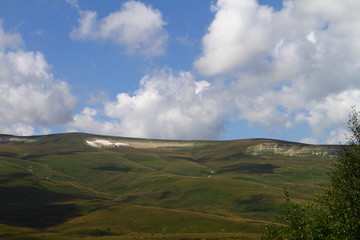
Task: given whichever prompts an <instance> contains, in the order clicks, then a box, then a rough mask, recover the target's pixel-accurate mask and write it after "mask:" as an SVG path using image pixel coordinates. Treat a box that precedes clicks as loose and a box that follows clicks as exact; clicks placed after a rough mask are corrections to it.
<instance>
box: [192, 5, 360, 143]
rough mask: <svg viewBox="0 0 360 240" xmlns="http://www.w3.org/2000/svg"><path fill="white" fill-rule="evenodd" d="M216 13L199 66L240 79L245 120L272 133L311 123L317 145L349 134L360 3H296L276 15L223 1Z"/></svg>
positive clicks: (359, 73)
mask: <svg viewBox="0 0 360 240" xmlns="http://www.w3.org/2000/svg"><path fill="white" fill-rule="evenodd" d="M212 9H213V10H214V11H215V17H214V20H213V21H212V23H211V24H210V26H209V28H208V32H207V34H206V35H205V36H204V37H203V42H202V48H203V51H202V54H201V55H200V56H199V57H198V59H196V61H195V62H194V66H195V68H196V69H197V70H198V72H199V73H201V74H202V75H205V76H218V75H221V74H223V75H224V76H229V75H230V76H232V78H233V79H234V78H235V79H236V80H235V81H233V82H232V84H231V90H230V91H231V93H230V94H231V95H232V96H234V103H235V105H236V107H237V109H238V110H239V112H240V117H241V118H243V119H246V120H248V121H249V122H250V123H258V124H262V125H265V126H269V127H271V128H273V127H276V126H280V127H281V128H282V127H288V128H291V127H292V126H293V125H295V124H300V123H306V124H308V125H309V126H310V127H311V129H312V131H313V135H312V136H310V138H311V139H312V141H320V142H326V141H331V140H329V139H330V138H333V139H334V138H335V136H334V134H335V133H336V132H338V133H340V132H343V131H340V130H339V129H342V128H343V126H344V123H345V124H346V119H347V117H348V114H347V113H348V112H349V111H350V107H351V106H352V105H356V104H357V103H358V102H359V101H360V95H359V91H360V81H359V77H360V45H359V44H358V42H359V40H360V15H359V14H358V13H359V11H360V2H359V1H357V0H344V1H336V0H329V1H322V0H319V1H316V2H314V1H311V0H292V1H291V0H290V1H284V7H283V9H281V10H278V11H275V10H274V9H272V8H270V7H268V6H261V5H259V4H258V3H257V1H256V0H242V1H237V0H218V1H217V3H216V5H215V6H213V8H212ZM329 129H333V130H329ZM329 131H331V132H329ZM310 138H308V139H309V140H310Z"/></svg>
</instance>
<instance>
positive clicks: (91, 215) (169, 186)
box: [0, 133, 340, 240]
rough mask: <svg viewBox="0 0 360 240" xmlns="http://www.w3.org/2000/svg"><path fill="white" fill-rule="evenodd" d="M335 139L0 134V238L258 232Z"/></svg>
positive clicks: (301, 186)
mask: <svg viewBox="0 0 360 240" xmlns="http://www.w3.org/2000/svg"><path fill="white" fill-rule="evenodd" d="M96 139H101V140H104V141H105V140H106V141H108V142H114V143H123V145H118V146H115V145H114V146H101V147H98V148H96V147H93V146H91V145H89V144H87V141H94V140H96ZM124 144H125V145H124ZM126 144H129V145H126ZM264 144H265V145H264ZM263 146H266V149H265V151H263V150H261V149H263ZM269 146H270V147H269ZM271 148H274V149H275V150H274V151H273V150H272V149H271ZM339 148H340V147H339V146H312V145H305V144H298V143H291V142H284V141H278V140H268V139H250V140H237V141H160V140H147V139H133V138H120V137H108V136H98V135H90V134H84V133H68V134H54V135H46V136H33V137H14V136H9V135H0V239H79V238H80V237H81V239H92V238H93V237H97V238H99V239H139V238H142V239H159V238H161V239H174V240H175V239H260V236H261V235H262V233H263V232H264V229H265V226H266V225H267V224H269V223H270V221H271V219H272V218H273V216H275V215H280V214H281V213H282V211H283V210H282V209H283V206H284V201H283V197H282V192H283V189H284V188H286V189H290V190H291V191H290V192H289V193H290V194H291V196H292V198H293V199H294V201H297V202H308V201H309V200H310V199H311V194H312V192H313V191H315V190H319V189H321V184H323V183H325V182H326V181H327V180H328V177H327V174H326V171H327V169H330V166H331V158H332V154H333V152H334V149H339ZM249 149H250V150H251V151H250V150H249ZM289 149H290V150H289ZM296 151H298V152H296ZM314 152H321V154H314ZM326 154H329V155H326ZM329 159H330V160H329Z"/></svg>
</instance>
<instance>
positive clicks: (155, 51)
mask: <svg viewBox="0 0 360 240" xmlns="http://www.w3.org/2000/svg"><path fill="white" fill-rule="evenodd" d="M68 2H70V3H71V4H72V6H74V7H75V8H77V9H78V10H79V13H80V18H79V19H78V24H79V25H78V26H77V27H76V28H74V29H73V31H72V32H71V33H70V36H71V37H72V38H73V39H77V40H94V41H96V40H100V41H112V42H114V43H116V44H119V45H120V46H123V47H124V48H125V49H126V51H127V53H128V54H139V55H143V56H157V55H161V54H162V53H164V50H165V47H166V42H167V39H168V34H167V32H166V30H165V29H164V26H165V24H166V22H165V21H164V20H163V19H162V15H161V13H160V11H158V10H157V9H154V8H152V7H151V6H146V5H144V4H143V3H141V2H137V1H128V2H125V3H124V4H123V5H122V7H121V9H120V10H119V11H116V12H112V13H110V14H109V15H108V16H106V17H104V18H102V19H98V16H97V13H96V12H95V11H88V10H86V11H83V10H80V9H79V6H78V4H77V2H76V1H68Z"/></svg>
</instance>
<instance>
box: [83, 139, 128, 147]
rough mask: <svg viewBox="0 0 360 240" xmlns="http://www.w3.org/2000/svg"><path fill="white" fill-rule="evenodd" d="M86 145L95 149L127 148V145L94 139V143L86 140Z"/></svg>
mask: <svg viewBox="0 0 360 240" xmlns="http://www.w3.org/2000/svg"><path fill="white" fill-rule="evenodd" d="M86 143H87V144H88V145H90V146H91V147H96V148H101V147H121V146H129V144H128V143H121V142H111V141H108V140H104V139H96V140H94V141H90V140H87V141H86Z"/></svg>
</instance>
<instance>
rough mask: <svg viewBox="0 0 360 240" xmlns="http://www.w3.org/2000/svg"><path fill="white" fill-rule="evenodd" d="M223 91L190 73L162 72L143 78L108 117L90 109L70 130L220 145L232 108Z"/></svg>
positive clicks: (112, 104) (109, 108)
mask: <svg viewBox="0 0 360 240" xmlns="http://www.w3.org/2000/svg"><path fill="white" fill-rule="evenodd" d="M222 87H223V86H222V85H221V84H220V83H213V84H210V83H208V82H206V81H196V80H194V77H193V76H192V74H190V73H189V72H179V73H178V74H174V73H173V72H171V71H170V70H162V71H156V72H154V73H153V74H149V75H146V76H145V77H144V78H142V80H141V86H140V88H139V89H138V90H137V91H136V92H135V93H134V95H129V94H126V93H120V94H118V95H117V99H116V100H115V101H108V102H106V103H105V104H104V109H103V112H97V111H94V110H90V109H85V110H84V111H83V112H82V113H81V114H79V115H76V116H75V118H74V122H73V123H71V124H70V125H69V127H70V128H75V129H78V130H82V131H84V130H85V131H92V132H98V133H103V134H115V133H116V134H119V135H123V136H132V137H147V138H162V139H165V138H166V139H214V138H217V137H218V136H219V134H220V132H221V131H222V127H223V117H224V115H225V114H226V113H228V112H229V111H230V109H228V106H231V105H230V104H228V103H227V97H226V96H225V95H222V94H221V92H225V91H223V90H222V91H219V90H221V88H222ZM97 117H98V119H96V118H97ZM101 117H106V118H108V119H110V120H99V118H101Z"/></svg>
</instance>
